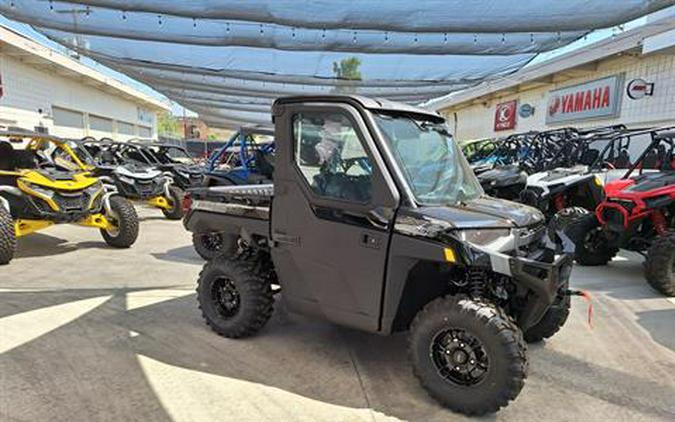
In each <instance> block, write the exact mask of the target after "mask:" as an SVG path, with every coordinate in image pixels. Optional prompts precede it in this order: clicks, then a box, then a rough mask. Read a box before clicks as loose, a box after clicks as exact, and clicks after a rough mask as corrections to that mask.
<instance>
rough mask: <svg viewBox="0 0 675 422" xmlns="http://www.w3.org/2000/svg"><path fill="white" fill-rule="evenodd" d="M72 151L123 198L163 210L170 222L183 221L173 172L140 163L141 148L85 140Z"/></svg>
mask: <svg viewBox="0 0 675 422" xmlns="http://www.w3.org/2000/svg"><path fill="white" fill-rule="evenodd" d="M70 145H71V148H72V149H73V150H74V151H76V153H77V154H78V156H80V159H81V160H82V161H83V162H85V163H86V164H87V165H88V166H90V168H91V172H92V173H93V174H95V175H96V176H98V177H100V178H101V179H102V180H106V181H108V182H109V183H111V184H114V185H115V186H116V187H117V191H118V192H119V194H120V195H121V196H124V197H125V198H127V199H129V200H131V201H135V202H143V203H146V204H148V205H150V206H152V207H154V208H159V209H160V210H162V213H163V214H164V216H165V217H166V218H167V219H169V220H180V219H181V218H183V208H182V201H183V192H182V191H181V190H180V189H179V188H178V187H176V186H175V185H174V180H173V176H172V174H171V173H170V172H162V171H160V170H158V169H157V168H155V167H153V166H150V165H148V164H146V163H145V162H142V161H140V160H138V159H137V158H138V157H137V155H136V154H141V153H142V150H141V148H139V147H137V146H135V145H129V144H126V143H122V142H114V141H112V140H106V139H103V140H98V141H97V140H95V139H93V138H84V139H82V140H80V141H71V142H70Z"/></svg>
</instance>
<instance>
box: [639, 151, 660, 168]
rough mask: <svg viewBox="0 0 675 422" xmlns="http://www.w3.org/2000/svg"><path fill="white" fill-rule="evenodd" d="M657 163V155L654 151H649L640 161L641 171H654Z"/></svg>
mask: <svg viewBox="0 0 675 422" xmlns="http://www.w3.org/2000/svg"><path fill="white" fill-rule="evenodd" d="M658 163H659V154H658V152H657V151H655V150H651V151H649V152H648V153H647V155H645V158H643V159H642V166H641V168H642V169H655V168H658V167H657V166H658Z"/></svg>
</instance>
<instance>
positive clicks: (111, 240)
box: [101, 195, 138, 248]
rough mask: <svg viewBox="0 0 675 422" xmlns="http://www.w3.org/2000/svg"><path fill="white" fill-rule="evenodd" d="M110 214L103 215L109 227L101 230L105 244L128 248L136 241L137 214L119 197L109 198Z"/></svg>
mask: <svg viewBox="0 0 675 422" xmlns="http://www.w3.org/2000/svg"><path fill="white" fill-rule="evenodd" d="M110 208H111V211H112V212H111V213H107V214H106V215H105V217H106V219H107V220H108V221H109V222H110V224H111V226H112V227H110V228H108V229H101V235H102V236H103V240H105V242H106V243H107V244H108V245H110V246H112V247H115V248H129V247H131V245H133V244H134V243H135V242H136V239H138V214H136V209H135V208H134V206H133V205H132V204H131V202H129V201H128V200H127V199H125V198H123V197H121V196H117V195H116V196H113V197H111V198H110Z"/></svg>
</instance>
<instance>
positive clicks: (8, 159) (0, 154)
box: [0, 142, 16, 171]
mask: <svg viewBox="0 0 675 422" xmlns="http://www.w3.org/2000/svg"><path fill="white" fill-rule="evenodd" d="M15 161H16V159H15V157H14V148H13V147H12V145H11V144H9V143H8V142H0V170H4V171H12V170H14V169H15V168H16V162H15Z"/></svg>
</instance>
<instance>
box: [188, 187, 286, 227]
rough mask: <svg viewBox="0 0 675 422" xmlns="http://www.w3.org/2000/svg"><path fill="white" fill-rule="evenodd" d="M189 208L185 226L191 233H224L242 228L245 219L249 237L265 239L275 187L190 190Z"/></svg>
mask: <svg viewBox="0 0 675 422" xmlns="http://www.w3.org/2000/svg"><path fill="white" fill-rule="evenodd" d="M189 193H190V196H191V197H192V206H191V209H190V212H189V213H188V214H187V215H186V217H185V220H184V224H185V227H186V228H187V229H188V230H189V231H191V232H193V233H208V232H223V230H224V231H225V232H227V231H228V228H232V229H233V230H235V232H234V234H238V233H237V230H238V229H237V227H241V225H242V220H241V219H242V218H246V219H247V220H246V230H248V232H249V234H255V235H259V236H264V237H267V236H268V234H269V215H270V205H271V203H272V196H274V186H273V185H271V184H269V185H242V186H216V187H210V188H195V189H190V191H189Z"/></svg>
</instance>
